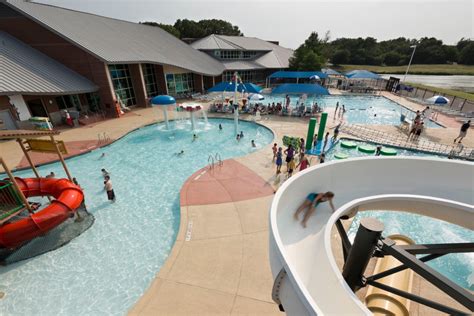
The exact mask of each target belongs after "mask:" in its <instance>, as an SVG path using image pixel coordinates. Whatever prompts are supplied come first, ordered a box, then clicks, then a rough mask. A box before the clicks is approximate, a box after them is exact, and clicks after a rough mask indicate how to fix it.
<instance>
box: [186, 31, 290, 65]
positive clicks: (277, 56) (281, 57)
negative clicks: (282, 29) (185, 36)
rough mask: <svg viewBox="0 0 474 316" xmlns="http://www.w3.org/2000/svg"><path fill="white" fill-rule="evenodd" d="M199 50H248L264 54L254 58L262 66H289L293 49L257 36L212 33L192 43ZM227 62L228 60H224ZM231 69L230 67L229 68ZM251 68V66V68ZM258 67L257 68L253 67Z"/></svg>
mask: <svg viewBox="0 0 474 316" xmlns="http://www.w3.org/2000/svg"><path fill="white" fill-rule="evenodd" d="M191 46H192V47H194V48H195V49H199V50H204V51H205V50H244V51H245V50H247V51H260V52H262V53H263V54H262V55H261V56H259V57H258V58H256V59H255V60H253V62H254V63H256V65H260V68H288V65H289V59H290V57H291V56H292V55H293V50H292V49H289V48H285V47H282V46H280V45H276V44H273V43H270V42H267V41H265V40H262V39H259V38H255V37H245V36H226V35H216V34H211V35H209V36H207V37H204V38H201V39H200V40H197V41H195V42H194V43H192V44H191ZM224 63H226V62H224ZM228 69H229V68H228ZM249 69H250V68H249ZM252 69H257V68H255V67H254V68H252Z"/></svg>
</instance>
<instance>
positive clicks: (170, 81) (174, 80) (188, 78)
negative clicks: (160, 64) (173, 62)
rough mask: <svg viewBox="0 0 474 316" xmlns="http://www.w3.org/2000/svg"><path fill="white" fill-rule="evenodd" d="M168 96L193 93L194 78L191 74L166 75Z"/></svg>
mask: <svg viewBox="0 0 474 316" xmlns="http://www.w3.org/2000/svg"><path fill="white" fill-rule="evenodd" d="M166 85H167V87H168V94H169V95H172V96H180V95H183V94H189V93H192V92H194V77H193V74H192V73H184V74H166Z"/></svg>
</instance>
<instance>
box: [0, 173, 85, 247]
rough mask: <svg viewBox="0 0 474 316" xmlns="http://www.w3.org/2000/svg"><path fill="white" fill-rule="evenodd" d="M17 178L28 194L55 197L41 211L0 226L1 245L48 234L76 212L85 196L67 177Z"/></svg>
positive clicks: (18, 243)
mask: <svg viewBox="0 0 474 316" xmlns="http://www.w3.org/2000/svg"><path fill="white" fill-rule="evenodd" d="M15 180H16V182H17V183H18V186H19V187H20V189H21V191H23V194H24V195H25V196H26V197H27V198H28V197H32V196H48V195H49V196H52V197H54V198H55V200H52V201H51V204H50V205H49V206H47V207H46V208H44V209H42V210H41V211H39V212H36V213H34V214H31V215H30V216H28V217H26V218H21V219H19V220H16V221H10V222H7V223H5V224H4V225H2V226H0V247H3V248H15V247H17V246H19V245H21V244H23V243H24V242H26V241H29V240H31V239H33V238H35V237H38V236H40V235H43V234H46V233H47V232H49V231H50V230H51V229H53V228H55V227H56V226H58V225H59V224H61V223H62V222H64V221H65V220H66V219H68V218H69V217H70V216H71V215H72V214H74V212H75V211H76V209H77V208H78V207H79V206H80V205H81V203H82V201H83V199H84V193H83V192H82V190H81V188H79V187H78V186H77V185H75V184H74V183H72V182H71V181H69V180H67V179H55V178H25V179H22V178H15ZM0 182H1V181H0Z"/></svg>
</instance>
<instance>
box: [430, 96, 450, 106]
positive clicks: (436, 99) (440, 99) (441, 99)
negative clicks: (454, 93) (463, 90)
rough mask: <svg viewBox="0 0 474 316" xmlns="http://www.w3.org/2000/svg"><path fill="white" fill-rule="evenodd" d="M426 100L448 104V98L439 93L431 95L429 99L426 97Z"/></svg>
mask: <svg viewBox="0 0 474 316" xmlns="http://www.w3.org/2000/svg"><path fill="white" fill-rule="evenodd" d="M426 102H428V103H432V104H448V103H449V99H448V98H445V97H443V96H441V95H435V96H434V97H431V98H429V99H426Z"/></svg>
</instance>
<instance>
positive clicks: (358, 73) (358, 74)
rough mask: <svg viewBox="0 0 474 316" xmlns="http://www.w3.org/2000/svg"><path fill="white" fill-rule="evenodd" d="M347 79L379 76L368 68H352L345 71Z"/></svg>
mask: <svg viewBox="0 0 474 316" xmlns="http://www.w3.org/2000/svg"><path fill="white" fill-rule="evenodd" d="M346 77H347V78H349V79H380V78H381V77H380V76H379V75H377V74H376V73H374V72H371V71H368V70H352V71H349V72H346Z"/></svg>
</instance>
